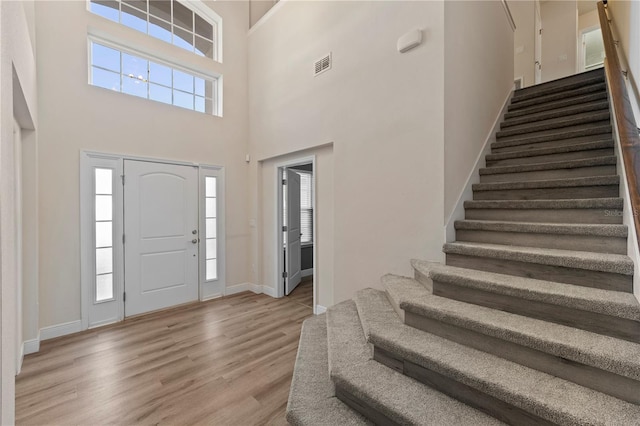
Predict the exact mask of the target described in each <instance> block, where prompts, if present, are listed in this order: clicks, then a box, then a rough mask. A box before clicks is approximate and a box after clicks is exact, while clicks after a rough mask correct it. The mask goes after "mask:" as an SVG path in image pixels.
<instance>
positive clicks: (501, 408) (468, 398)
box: [373, 346, 553, 426]
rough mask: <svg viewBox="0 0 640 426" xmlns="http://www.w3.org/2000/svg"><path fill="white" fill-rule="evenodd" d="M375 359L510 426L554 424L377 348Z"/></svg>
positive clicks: (375, 349)
mask: <svg viewBox="0 0 640 426" xmlns="http://www.w3.org/2000/svg"><path fill="white" fill-rule="evenodd" d="M373 359H375V360H376V361H378V362H379V363H381V364H384V365H387V366H388V367H390V368H394V369H396V370H397V369H398V366H400V368H401V369H402V370H400V372H401V373H402V374H404V375H406V376H409V377H411V378H413V379H415V380H417V381H419V382H421V383H424V384H425V385H427V386H429V387H431V388H434V389H436V390H438V391H440V392H442V393H444V394H445V395H449V396H450V397H452V398H455V399H457V400H459V401H461V402H463V403H465V404H467V405H469V406H471V407H474V408H476V409H478V410H480V411H483V412H485V413H487V414H489V415H491V416H493V417H495V418H497V419H498V420H501V421H503V422H505V423H507V424H512V425H519V426H520V425H523V426H536V425H552V424H553V423H550V422H548V421H546V420H545V419H542V418H540V417H538V416H535V415H534V414H531V413H528V412H526V411H524V410H522V409H520V408H518V407H516V406H514V405H512V404H509V403H507V402H504V401H502V400H499V399H497V398H494V397H493V396H491V395H487V394H485V393H483V392H482V391H479V390H477V389H474V388H472V387H470V386H468V385H466V384H464V383H461V382H458V381H456V380H454V379H451V378H449V377H446V376H444V375H442V374H440V373H438V372H436V371H433V370H430V369H427V368H425V367H423V366H420V365H418V364H415V363H413V362H411V361H408V360H404V359H402V358H400V357H397V356H396V355H395V354H392V353H391V352H389V351H386V350H384V349H382V348H379V347H377V346H376V347H375V348H374V355H373ZM397 371H398V370H397Z"/></svg>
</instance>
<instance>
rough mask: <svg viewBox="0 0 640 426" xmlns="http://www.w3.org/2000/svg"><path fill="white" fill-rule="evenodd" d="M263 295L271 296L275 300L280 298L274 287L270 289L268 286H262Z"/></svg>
mask: <svg viewBox="0 0 640 426" xmlns="http://www.w3.org/2000/svg"><path fill="white" fill-rule="evenodd" d="M261 287H262V289H261V293H263V294H266V295H267V296H271V297H273V298H277V297H278V292H277V291H276V289H275V288H274V287H269V286H266V285H263V286H261Z"/></svg>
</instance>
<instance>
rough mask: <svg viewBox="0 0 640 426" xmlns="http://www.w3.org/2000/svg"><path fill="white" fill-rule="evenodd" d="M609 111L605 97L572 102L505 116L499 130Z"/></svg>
mask: <svg viewBox="0 0 640 426" xmlns="http://www.w3.org/2000/svg"><path fill="white" fill-rule="evenodd" d="M603 110H605V111H609V102H608V101H607V100H606V99H602V100H598V101H595V102H587V103H584V104H572V105H570V106H567V107H563V108H555V109H551V110H545V111H541V112H536V113H533V114H528V115H522V116H519V117H513V118H506V117H505V120H504V121H503V122H502V123H500V130H504V129H508V128H510V127H514V126H520V125H523V124H528V123H537V122H540V121H544V120H550V119H554V118H561V117H570V116H573V115H575V114H581V113H585V112H594V111H603Z"/></svg>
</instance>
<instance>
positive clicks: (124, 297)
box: [122, 291, 127, 302]
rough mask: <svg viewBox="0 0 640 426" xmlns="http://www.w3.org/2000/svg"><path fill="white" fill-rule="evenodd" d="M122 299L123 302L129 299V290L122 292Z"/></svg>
mask: <svg viewBox="0 0 640 426" xmlns="http://www.w3.org/2000/svg"><path fill="white" fill-rule="evenodd" d="M122 301H123V302H126V301H127V292H126V291H125V292H124V293H122Z"/></svg>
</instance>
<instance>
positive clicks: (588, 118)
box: [496, 109, 610, 139]
mask: <svg viewBox="0 0 640 426" xmlns="http://www.w3.org/2000/svg"><path fill="white" fill-rule="evenodd" d="M609 118H610V113H609V110H608V109H607V110H600V111H588V112H580V113H577V114H574V115H567V116H562V117H553V118H548V119H546V120H540V121H535V122H533V123H523V124H518V125H515V126H511V127H507V128H505V129H503V130H500V131H498V132H497V133H496V138H498V139H501V138H503V137H506V136H510V135H522V134H528V133H533V132H539V131H543V130H557V129H564V128H566V127H571V126H574V125H577V124H578V125H581V126H584V125H586V124H591V123H595V122H599V121H605V120H608V119H609Z"/></svg>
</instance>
